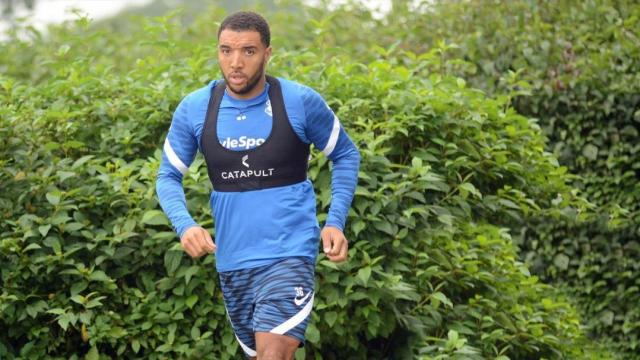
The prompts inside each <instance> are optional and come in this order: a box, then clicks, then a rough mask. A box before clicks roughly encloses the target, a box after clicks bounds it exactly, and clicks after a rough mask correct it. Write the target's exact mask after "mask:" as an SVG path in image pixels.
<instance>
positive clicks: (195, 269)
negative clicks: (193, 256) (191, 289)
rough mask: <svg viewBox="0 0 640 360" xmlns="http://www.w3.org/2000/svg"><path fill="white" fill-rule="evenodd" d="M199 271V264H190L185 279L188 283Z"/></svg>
mask: <svg viewBox="0 0 640 360" xmlns="http://www.w3.org/2000/svg"><path fill="white" fill-rule="evenodd" d="M198 271H200V267H199V266H198V265H192V266H190V267H189V268H188V269H187V271H186V272H185V274H184V279H185V282H186V284H189V281H190V280H191V277H192V276H193V275H195V274H196V273H197V272H198Z"/></svg>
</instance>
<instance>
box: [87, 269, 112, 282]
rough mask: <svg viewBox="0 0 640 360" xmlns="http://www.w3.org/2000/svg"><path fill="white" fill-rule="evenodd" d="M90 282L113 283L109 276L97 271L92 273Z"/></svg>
mask: <svg viewBox="0 0 640 360" xmlns="http://www.w3.org/2000/svg"><path fill="white" fill-rule="evenodd" d="M89 280H92V281H101V282H108V281H111V278H109V277H108V276H107V274H105V273H104V271H102V270H95V271H93V272H91V274H90V275H89Z"/></svg>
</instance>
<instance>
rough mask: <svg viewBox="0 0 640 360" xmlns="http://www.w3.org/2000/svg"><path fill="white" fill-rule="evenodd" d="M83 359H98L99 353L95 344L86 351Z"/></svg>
mask: <svg viewBox="0 0 640 360" xmlns="http://www.w3.org/2000/svg"><path fill="white" fill-rule="evenodd" d="M85 360H100V353H99V352H98V348H97V347H96V346H95V345H94V346H92V347H91V349H90V350H89V352H87V355H86V356H85Z"/></svg>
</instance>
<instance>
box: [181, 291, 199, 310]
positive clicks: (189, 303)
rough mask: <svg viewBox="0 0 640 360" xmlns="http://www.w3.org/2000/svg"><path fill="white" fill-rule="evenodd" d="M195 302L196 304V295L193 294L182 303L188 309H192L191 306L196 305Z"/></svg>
mask: <svg viewBox="0 0 640 360" xmlns="http://www.w3.org/2000/svg"><path fill="white" fill-rule="evenodd" d="M196 302H198V295H195V294H194V295H191V296H189V297H188V298H187V300H185V302H184V303H185V304H186V305H187V307H188V308H189V309H193V306H194V305H195V304H196Z"/></svg>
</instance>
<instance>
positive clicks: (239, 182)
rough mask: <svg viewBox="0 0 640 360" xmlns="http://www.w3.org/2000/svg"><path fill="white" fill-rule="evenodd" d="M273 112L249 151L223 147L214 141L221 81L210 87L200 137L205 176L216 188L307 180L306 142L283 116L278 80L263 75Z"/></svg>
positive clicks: (243, 188)
mask: <svg viewBox="0 0 640 360" xmlns="http://www.w3.org/2000/svg"><path fill="white" fill-rule="evenodd" d="M266 78H267V82H268V83H269V99H270V101H271V110H272V114H273V123H272V125H271V133H270V134H269V136H268V137H267V139H266V140H265V142H264V143H262V144H261V145H259V146H257V147H255V148H253V149H249V150H241V151H236V150H231V149H227V148H225V147H224V146H222V144H220V141H219V140H218V111H219V109H220V102H221V101H222V97H223V96H224V90H225V83H224V81H221V82H219V83H218V84H217V85H216V86H215V87H214V88H213V89H212V90H211V98H210V99H209V105H208V108H207V115H206V118H205V122H204V127H203V129H202V138H201V140H200V143H201V147H202V153H203V155H204V159H205V162H206V163H207V170H208V172H209V179H210V180H211V183H212V184H213V189H214V190H216V191H223V192H232V191H235V192H237V191H248V190H259V189H267V188H272V187H277V186H284V185H291V184H295V183H298V182H301V181H304V180H306V179H307V167H308V161H309V144H305V143H304V142H302V140H300V138H299V137H298V135H297V134H296V133H295V132H294V130H293V128H292V127H291V123H290V122H289V117H288V116H287V111H286V109H285V106H284V99H283V96H282V88H281V87H280V82H279V81H278V79H276V78H274V77H271V76H269V75H267V76H266Z"/></svg>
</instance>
